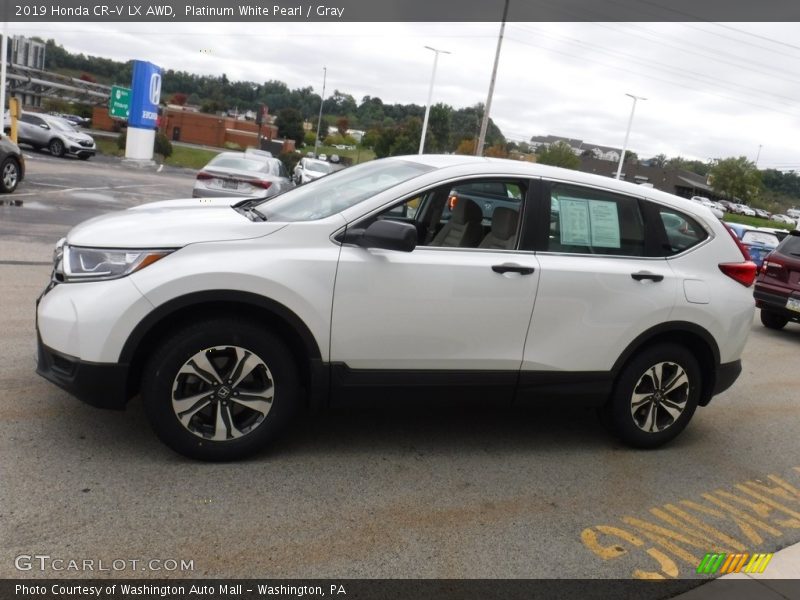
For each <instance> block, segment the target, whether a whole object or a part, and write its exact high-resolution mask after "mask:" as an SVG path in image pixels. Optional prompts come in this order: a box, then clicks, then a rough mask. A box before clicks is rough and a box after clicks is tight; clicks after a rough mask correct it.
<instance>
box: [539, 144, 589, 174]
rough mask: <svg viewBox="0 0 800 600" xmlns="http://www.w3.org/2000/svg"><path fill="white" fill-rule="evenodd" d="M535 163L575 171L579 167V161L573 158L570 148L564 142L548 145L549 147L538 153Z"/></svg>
mask: <svg viewBox="0 0 800 600" xmlns="http://www.w3.org/2000/svg"><path fill="white" fill-rule="evenodd" d="M536 162H539V163H541V164H543V165H552V166H554V167H564V168H565V169H577V168H578V167H580V165H581V160H580V159H579V158H578V157H577V156H575V153H574V152H573V151H572V148H571V147H570V145H569V144H567V143H566V142H556V143H555V144H550V146H549V147H547V148H545V149H544V150H542V151H541V152H540V153H539V157H538V159H537V161H536Z"/></svg>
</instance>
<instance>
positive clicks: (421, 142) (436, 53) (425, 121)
mask: <svg viewBox="0 0 800 600" xmlns="http://www.w3.org/2000/svg"><path fill="white" fill-rule="evenodd" d="M425 47H426V48H427V49H428V50H433V52H434V57H433V72H432V73H431V84H430V86H429V87H428V104H426V105H425V118H424V119H423V121H422V137H421V138H420V140H419V154H422V151H423V150H424V149H425V134H426V133H427V132H428V117H429V116H430V114H431V98H433V81H434V79H436V63H438V62H439V55H440V54H450V53H449V52H448V51H447V50H437V49H436V48H431V47H430V46H425Z"/></svg>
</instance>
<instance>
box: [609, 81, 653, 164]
mask: <svg viewBox="0 0 800 600" xmlns="http://www.w3.org/2000/svg"><path fill="white" fill-rule="evenodd" d="M625 95H626V96H630V97H631V98H633V106H631V116H630V118H629V119H628V129H627V131H625V141H624V142H623V143H622V156H620V157H619V166H618V167H617V176H616V177H615V179H619V178H620V175H622V163H624V162H625V152H627V150H628V138H629V137H630V135H631V124H632V123H633V112H634V111H635V110H636V101H637V100H647V98H642V97H641V96H634V95H633V94H627V93H626V94H625Z"/></svg>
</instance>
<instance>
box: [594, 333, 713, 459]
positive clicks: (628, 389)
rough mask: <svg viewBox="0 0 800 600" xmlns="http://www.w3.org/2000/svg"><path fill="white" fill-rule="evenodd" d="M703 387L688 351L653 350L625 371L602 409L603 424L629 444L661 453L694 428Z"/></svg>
mask: <svg viewBox="0 0 800 600" xmlns="http://www.w3.org/2000/svg"><path fill="white" fill-rule="evenodd" d="M701 384H702V376H701V372H700V367H699V366H698V364H697V360H696V359H695V357H694V355H692V353H691V352H689V350H687V349H686V348H684V347H683V346H679V345H677V344H669V343H665V344H658V345H655V346H651V347H650V348H647V349H645V350H643V351H642V352H640V353H639V354H637V355H636V356H635V357H634V358H633V359H631V360H630V362H628V364H627V365H625V367H624V368H623V370H622V372H621V373H620V375H619V377H618V379H617V382H616V384H615V386H614V391H613V393H612V396H611V399H610V400H609V402H608V403H607V404H606V406H605V407H604V408H603V410H604V417H605V419H604V420H605V422H606V423H607V424H608V426H609V427H610V429H611V431H612V432H613V433H614V434H615V435H617V436H618V437H619V438H620V439H621V440H622V441H623V442H625V443H626V444H628V445H630V446H633V447H636V448H656V447H658V446H661V445H663V444H665V443H667V442H668V441H670V440H672V439H673V438H674V437H675V436H677V435H678V434H679V433H680V432H681V431H683V429H684V428H685V427H686V425H687V424H688V423H689V420H690V419H691V418H692V415H693V414H694V411H695V409H696V408H697V402H698V400H699V398H700V389H701Z"/></svg>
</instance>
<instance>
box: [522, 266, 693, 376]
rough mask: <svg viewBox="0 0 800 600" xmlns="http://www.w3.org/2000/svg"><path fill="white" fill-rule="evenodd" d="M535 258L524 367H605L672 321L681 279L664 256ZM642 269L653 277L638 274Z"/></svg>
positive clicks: (565, 368) (566, 368) (561, 368)
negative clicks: (536, 270)
mask: <svg viewBox="0 0 800 600" xmlns="http://www.w3.org/2000/svg"><path fill="white" fill-rule="evenodd" d="M538 258H539V265H540V282H539V291H538V294H537V298H536V308H535V310H534V313H533V319H532V321H531V328H530V333H529V335H528V341H527V343H526V345H525V354H524V360H523V364H522V369H523V370H545V371H552V370H557V371H560V370H565V371H607V370H609V369H611V367H612V366H613V365H614V362H615V361H616V360H617V358H619V356H620V355H621V354H622V352H623V350H624V349H625V348H626V347H627V346H628V344H629V343H630V342H631V341H633V340H634V338H636V336H638V335H639V334H640V333H642V332H643V331H645V330H646V329H649V328H650V327H653V326H655V325H658V324H659V323H662V322H664V321H667V320H669V316H670V314H671V312H672V309H673V306H674V305H675V301H676V294H677V291H678V286H677V281H676V279H675V276H674V275H673V272H672V268H671V267H670V265H669V263H668V262H667V261H666V260H659V259H636V258H610V257H604V256H585V255H576V256H569V255H557V254H546V253H545V254H539V255H538ZM642 274H644V275H649V276H651V277H652V276H655V277H653V278H643V279H640V280H637V279H635V278H634V275H642ZM659 277H661V279H660V280H657V281H656V279H658V278H659Z"/></svg>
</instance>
